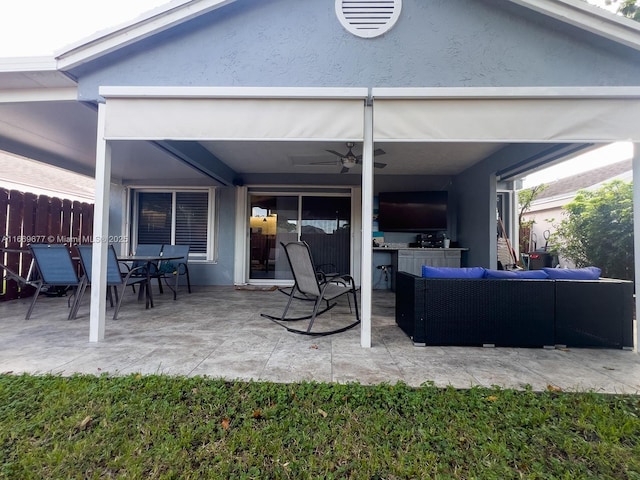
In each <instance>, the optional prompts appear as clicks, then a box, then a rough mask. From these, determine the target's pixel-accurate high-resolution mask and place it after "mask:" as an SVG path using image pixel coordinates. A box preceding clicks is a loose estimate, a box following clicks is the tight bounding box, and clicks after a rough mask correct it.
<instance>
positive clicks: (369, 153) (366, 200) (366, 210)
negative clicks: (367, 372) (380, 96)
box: [360, 104, 373, 348]
mask: <svg viewBox="0 0 640 480" xmlns="http://www.w3.org/2000/svg"><path fill="white" fill-rule="evenodd" d="M372 235H373V106H372V105H370V104H367V105H365V107H364V142H363V146H362V265H361V267H360V268H361V272H362V273H361V276H360V298H361V303H362V312H361V315H362V317H361V320H362V323H361V325H360V345H361V346H362V348H371V296H372V293H373V292H372V288H373V285H372V272H371V264H372V261H373V259H372V257H373V250H372V249H371V245H372V244H371V242H372Z"/></svg>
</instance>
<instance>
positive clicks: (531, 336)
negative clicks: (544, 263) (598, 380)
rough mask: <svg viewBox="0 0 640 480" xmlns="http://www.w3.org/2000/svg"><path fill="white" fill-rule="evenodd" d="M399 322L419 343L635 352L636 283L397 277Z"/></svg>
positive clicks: (398, 273)
mask: <svg viewBox="0 0 640 480" xmlns="http://www.w3.org/2000/svg"><path fill="white" fill-rule="evenodd" d="M396 323H397V324H398V326H399V327H400V328H401V329H402V330H403V331H404V332H405V333H406V334H407V335H408V336H409V337H411V338H412V339H413V342H414V344H416V345H463V346H464V345H492V346H504V347H543V346H556V345H563V346H567V347H606V348H633V283H632V282H628V281H623V280H613V279H599V280H552V279H511V278H509V279H495V278H472V279H470V278H422V277H418V276H416V275H413V274H410V273H406V272H397V274H396Z"/></svg>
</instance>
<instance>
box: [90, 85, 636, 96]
mask: <svg viewBox="0 0 640 480" xmlns="http://www.w3.org/2000/svg"><path fill="white" fill-rule="evenodd" d="M98 93H99V95H100V96H101V97H103V98H191V99H193V98H238V99H259V98H263V99H295V98H304V99H315V98H317V99H327V98H334V99H365V98H367V96H368V94H369V90H368V89H367V88H365V87H363V88H358V87H355V88H339V87H118V86H114V87H110V86H104V87H100V89H99V91H98ZM639 93H640V89H639Z"/></svg>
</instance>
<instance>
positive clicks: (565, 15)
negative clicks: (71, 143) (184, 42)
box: [56, 0, 640, 70]
mask: <svg viewBox="0 0 640 480" xmlns="http://www.w3.org/2000/svg"><path fill="white" fill-rule="evenodd" d="M235 1H236V0H173V1H171V2H169V3H167V4H166V5H163V6H160V7H158V8H156V9H154V10H151V11H149V12H147V13H145V14H142V15H141V16H139V17H137V18H135V19H133V20H131V21H129V22H126V23H123V24H121V25H118V26H116V27H113V28H110V29H106V30H102V31H100V32H97V33H95V34H94V35H92V36H90V37H88V38H86V39H84V40H81V41H79V42H77V43H75V44H72V45H70V46H68V47H66V48H65V49H64V50H63V51H60V52H59V53H57V54H56V59H57V61H58V68H59V69H60V70H68V69H71V68H74V67H77V66H79V65H82V64H84V63H86V62H89V61H91V60H93V59H95V58H98V57H100V56H102V55H105V54H108V53H111V52H114V51H116V50H118V49H120V48H123V47H125V46H127V45H131V44H133V43H135V42H137V41H139V40H142V39H145V38H148V37H150V36H152V35H155V34H157V33H159V32H162V31H164V30H166V29H168V28H171V27H174V26H176V25H180V24H181V23H184V22H186V21H188V20H191V19H193V18H195V17H197V16H199V15H202V14H205V13H208V12H211V11H213V10H216V9H218V8H221V7H224V6H226V5H228V4H231V3H234V2H235ZM509 1H510V2H512V3H515V4H517V5H520V6H523V7H526V8H529V9H531V10H534V11H536V12H538V13H541V14H543V15H547V16H550V17H552V18H554V19H556V20H559V21H561V22H565V23H567V24H570V25H573V26H575V27H577V28H580V29H583V30H586V31H588V32H591V33H593V34H596V35H599V36H601V37H604V38H607V39H609V40H613V41H615V42H618V43H620V44H623V45H626V46H628V47H631V48H633V49H636V50H640V23H639V22H635V21H633V20H630V19H628V18H625V17H622V16H619V15H615V14H613V13H611V12H609V11H607V10H604V9H602V8H598V7H595V6H593V5H590V4H588V3H586V2H584V1H582V0H509Z"/></svg>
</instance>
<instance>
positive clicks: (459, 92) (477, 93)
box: [371, 23, 640, 100]
mask: <svg viewBox="0 0 640 480" xmlns="http://www.w3.org/2000/svg"><path fill="white" fill-rule="evenodd" d="M639 24H640V23H639ZM371 96H372V97H373V99H374V100H375V99H379V100H382V99H398V100H400V99H404V100H406V99H416V100H420V99H433V100H437V99H458V98H459V99H474V98H478V99H491V98H496V99H497V98H501V99H509V98H512V99H526V98H546V99H553V98H640V87H627V86H623V87H617V86H616V87H469V88H466V87H424V88H422V87H416V88H402V87H400V88H393V87H391V88H386V87H383V88H372V89H371Z"/></svg>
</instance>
